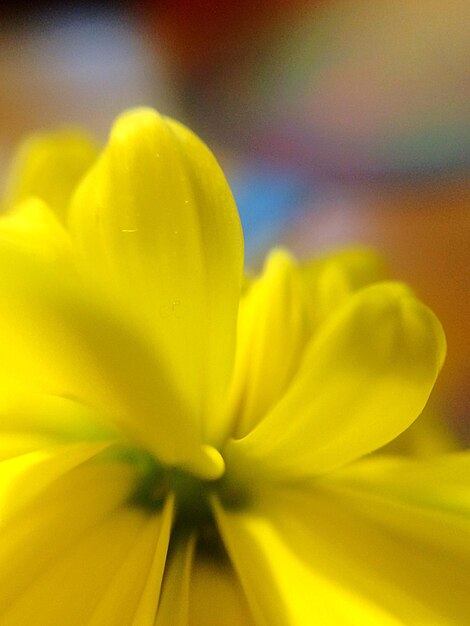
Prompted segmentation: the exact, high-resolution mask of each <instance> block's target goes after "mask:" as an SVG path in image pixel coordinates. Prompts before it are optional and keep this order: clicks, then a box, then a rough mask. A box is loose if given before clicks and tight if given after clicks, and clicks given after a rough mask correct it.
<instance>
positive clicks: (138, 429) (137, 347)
mask: <svg viewBox="0 0 470 626" xmlns="http://www.w3.org/2000/svg"><path fill="white" fill-rule="evenodd" d="M0 266H1V268H2V270H1V272H0V291H1V293H2V299H1V301H0V315H1V318H2V323H1V324H0V391H1V393H2V395H3V396H5V395H10V394H11V393H12V391H11V390H12V389H19V390H20V392H21V393H26V394H27V395H29V394H31V393H42V394H49V395H57V396H62V397H67V398H73V399H75V400H77V401H79V402H80V403H82V404H84V405H88V406H90V407H92V408H93V410H94V411H95V412H96V413H98V414H99V415H100V416H102V418H103V419H104V420H108V421H109V422H110V423H111V424H112V425H114V426H116V427H118V428H119V429H120V430H121V431H122V432H123V433H124V434H126V435H128V436H129V437H131V438H132V439H134V441H137V442H138V443H140V444H141V445H143V446H144V447H147V448H148V449H150V450H151V451H152V452H154V453H155V454H156V455H157V456H158V457H159V458H160V460H161V461H163V462H166V463H169V464H180V465H185V466H188V467H190V468H192V469H194V471H196V472H199V473H200V474H201V475H203V476H207V477H210V478H211V477H213V476H214V474H215V475H218V474H220V473H221V471H223V463H222V464H221V459H220V456H218V457H217V458H215V457H214V455H213V454H212V449H209V450H207V449H206V448H204V447H202V446H201V441H200V433H199V432H198V429H197V425H196V423H195V421H194V419H192V415H190V413H189V411H188V410H187V409H186V407H184V406H183V405H182V402H181V399H180V397H179V395H177V394H176V392H175V391H173V389H172V387H171V383H170V381H169V380H168V375H167V372H166V367H165V361H164V360H163V359H162V358H161V355H159V354H158V353H157V352H156V350H155V348H154V346H152V345H151V343H150V342H148V341H147V337H146V335H145V334H144V333H142V332H141V329H139V328H136V327H135V326H133V325H131V324H130V322H128V320H124V319H122V318H120V317H119V315H118V313H119V312H118V311H116V310H114V309H112V308H111V307H110V306H109V303H108V302H105V301H104V300H102V299H98V298H97V297H96V296H95V295H94V293H93V291H92V290H91V289H86V288H85V287H84V286H83V284H82V283H81V282H80V280H79V278H78V276H75V277H73V275H72V277H71V275H70V274H67V273H65V274H64V273H63V272H62V268H61V267H58V268H57V271H56V269H55V265H54V266H51V265H50V264H41V263H38V262H37V259H36V257H35V255H31V254H26V253H25V252H23V251H22V250H18V249H16V247H14V246H10V245H4V246H1V245H0Z"/></svg>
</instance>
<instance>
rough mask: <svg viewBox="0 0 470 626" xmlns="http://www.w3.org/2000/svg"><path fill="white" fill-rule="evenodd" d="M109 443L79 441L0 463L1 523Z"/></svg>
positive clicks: (6, 521)
mask: <svg viewBox="0 0 470 626" xmlns="http://www.w3.org/2000/svg"><path fill="white" fill-rule="evenodd" d="M108 445H109V443H107V442H96V443H78V444H68V445H63V446H55V447H52V448H46V449H43V450H37V451H34V452H30V453H29V454H24V455H21V456H18V457H15V458H10V459H8V460H6V461H3V462H2V463H1V464H0V502H1V509H0V511H1V513H0V526H5V525H6V524H7V523H9V522H10V521H11V520H12V519H14V518H15V517H16V516H17V515H18V514H19V513H20V512H21V510H22V509H23V508H24V507H25V506H27V505H28V504H29V503H30V502H31V501H34V500H35V499H36V498H37V497H38V496H39V495H40V494H41V493H42V492H43V491H44V490H46V489H47V488H48V487H49V486H50V485H51V484H52V483H53V482H55V480H57V478H59V477H60V476H62V475H63V474H65V473H66V472H68V471H69V470H70V469H72V468H74V467H76V466H77V465H80V464H81V463H84V462H85V461H88V460H89V459H90V458H92V457H94V456H96V455H97V454H98V453H100V452H102V451H103V450H104V449H105V448H106V447H107V446H108Z"/></svg>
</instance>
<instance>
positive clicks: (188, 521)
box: [129, 451, 246, 557]
mask: <svg viewBox="0 0 470 626" xmlns="http://www.w3.org/2000/svg"><path fill="white" fill-rule="evenodd" d="M129 461H130V462H131V463H132V464H133V465H135V466H136V467H137V470H138V476H139V477H138V480H137V484H136V488H135V489H134V492H133V493H132V495H131V498H130V504H131V505H132V506H137V507H139V508H143V509H144V510H146V511H148V512H149V513H153V512H157V511H159V510H161V508H162V507H163V504H164V502H165V500H166V498H167V497H168V496H169V495H170V494H174V497H175V515H174V520H173V527H172V538H174V539H177V538H179V537H181V536H182V535H188V534H191V533H196V534H197V537H198V549H199V550H201V551H203V552H205V553H207V554H210V555H211V556H219V557H220V556H222V554H223V547H222V543H221V540H220V536H219V532H218V530H217V525H216V522H215V519H214V514H213V511H212V507H211V502H210V500H211V497H213V496H217V497H219V498H220V500H221V501H222V502H223V503H224V505H225V506H228V507H231V508H239V507H242V506H244V504H245V502H246V495H245V494H244V493H243V490H242V489H240V488H238V487H235V486H234V485H233V484H231V483H230V481H229V480H228V478H227V476H224V477H222V478H220V479H218V480H215V481H207V480H202V479H200V478H198V477H196V476H193V475H192V474H190V473H189V472H187V471H185V470H183V469H180V468H173V467H172V468H168V467H164V466H162V465H160V464H159V463H158V462H157V461H155V459H154V458H153V457H152V456H151V455H150V454H148V453H146V452H144V451H136V452H132V453H131V455H130V456H129Z"/></svg>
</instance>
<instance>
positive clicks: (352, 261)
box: [301, 247, 386, 324]
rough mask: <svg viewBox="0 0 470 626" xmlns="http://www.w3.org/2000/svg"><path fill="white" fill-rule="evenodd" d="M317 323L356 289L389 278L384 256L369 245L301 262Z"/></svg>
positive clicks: (311, 307)
mask: <svg viewBox="0 0 470 626" xmlns="http://www.w3.org/2000/svg"><path fill="white" fill-rule="evenodd" d="M301 269H302V278H303V282H304V285H305V288H306V292H307V295H308V297H309V299H310V312H311V318H312V321H313V323H314V324H318V323H319V322H321V321H323V320H324V319H325V318H326V317H327V316H328V315H329V314H330V313H332V312H333V311H334V310H335V309H336V308H337V307H338V306H340V305H341V304H343V303H344V302H345V300H346V299H347V298H349V296H351V294H352V293H354V292H355V291H358V290H359V289H362V287H366V286H367V285H371V284H373V283H376V282H379V281H382V280H384V279H385V275H386V271H385V267H384V263H383V260H382V258H381V257H380V256H379V255H378V254H377V253H376V252H375V251H374V250H371V249H369V248H363V247H353V248H346V249H344V250H340V251H339V252H337V251H335V252H333V253H330V254H327V255H326V256H324V257H320V258H316V259H313V260H312V261H309V262H307V263H304V264H303V265H302V266H301Z"/></svg>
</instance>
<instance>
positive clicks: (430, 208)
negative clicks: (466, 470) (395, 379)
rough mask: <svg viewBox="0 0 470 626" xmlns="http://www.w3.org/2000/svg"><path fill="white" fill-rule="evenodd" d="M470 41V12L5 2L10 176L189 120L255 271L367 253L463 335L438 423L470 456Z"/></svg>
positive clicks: (452, 343)
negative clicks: (127, 124) (142, 124)
mask: <svg viewBox="0 0 470 626" xmlns="http://www.w3.org/2000/svg"><path fill="white" fill-rule="evenodd" d="M469 33H470V2H469V0H451V1H448V2H442V1H438V0H310V1H307V0H238V1H235V0H219V1H218V2H210V1H207V0H147V1H145V2H100V3H98V2H71V1H69V2H29V3H21V2H9V1H8V0H7V1H5V0H4V1H3V2H2V3H1V6H0V169H1V171H5V167H6V163H7V161H8V158H9V157H10V156H11V153H12V151H13V147H14V146H15V144H16V143H17V142H18V141H19V140H20V139H21V138H22V137H23V136H24V135H25V134H28V133H29V132H31V131H36V130H38V129H49V128H53V127H57V126H63V125H73V126H77V125H79V126H86V127H87V128H88V129H90V130H91V131H92V132H94V133H95V135H96V136H97V137H98V138H99V139H101V140H103V141H104V139H105V137H106V134H107V132H108V130H109V126H110V123H111V121H112V119H113V118H114V116H115V115H116V114H118V113H119V112H120V111H121V110H122V109H125V108H127V107H131V106H135V105H141V104H147V105H152V106H155V107H157V108H159V109H160V110H161V111H163V112H165V113H166V114H169V115H172V116H174V117H177V118H179V119H180V120H182V121H184V122H185V123H186V124H188V125H189V126H190V127H191V128H193V129H194V130H195V131H196V132H197V133H198V134H199V135H201V136H202V137H203V138H204V139H205V141H206V142H207V143H208V144H209V145H210V146H211V148H212V149H213V151H214V152H215V153H216V155H217V156H218V158H219V160H220V161H221V162H222V165H223V167H224V169H225V171H226V173H227V176H228V178H229V181H230V183H231V186H232V188H233V191H234V195H235V197H236V200H237V203H238V206H239V209H240V212H241V216H242V221H243V224H244V230H245V236H246V260H247V265H248V266H252V267H259V265H260V262H261V260H262V258H263V255H264V253H265V251H266V250H267V248H268V247H270V246H272V245H274V244H283V245H286V246H288V247H289V248H291V249H292V250H294V252H295V253H296V254H297V255H298V256H300V257H309V256H312V255H315V254H323V253H324V252H326V251H328V250H331V249H333V248H335V247H337V246H339V245H348V246H349V245H353V244H362V245H364V244H365V245H368V246H373V247H375V248H377V249H378V250H379V251H380V252H381V254H382V255H383V256H384V258H385V260H386V262H387V264H388V266H389V268H390V274H391V275H393V276H395V277H397V278H400V279H404V280H406V281H408V282H410V283H411V284H412V285H413V286H414V287H415V289H416V290H417V292H418V293H419V295H420V296H421V297H422V298H423V299H424V300H425V302H427V303H428V304H429V305H430V306H431V307H432V308H433V309H434V310H435V311H436V312H437V314H438V315H439V317H440V318H441V320H442V322H443V324H444V327H445V329H446V333H447V336H448V342H449V355H448V360H447V364H446V367H445V369H444V372H443V375H442V377H441V380H440V382H439V386H438V389H437V391H436V394H435V396H434V397H435V401H434V402H435V405H436V406H438V408H437V409H436V411H437V412H438V413H439V414H440V415H443V416H444V418H445V420H446V423H447V424H449V425H450V426H449V428H450V430H451V431H452V432H453V433H456V435H457V436H458V437H459V438H460V439H461V440H462V441H467V442H468V441H469V440H470V406H469V405H470V388H469V385H468V384H467V381H468V377H469V370H470V366H469V363H470V358H469V357H470V331H469V321H470V269H469V260H470V176H469V173H470V105H469V102H470V37H469ZM0 180H1V176H0Z"/></svg>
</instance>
